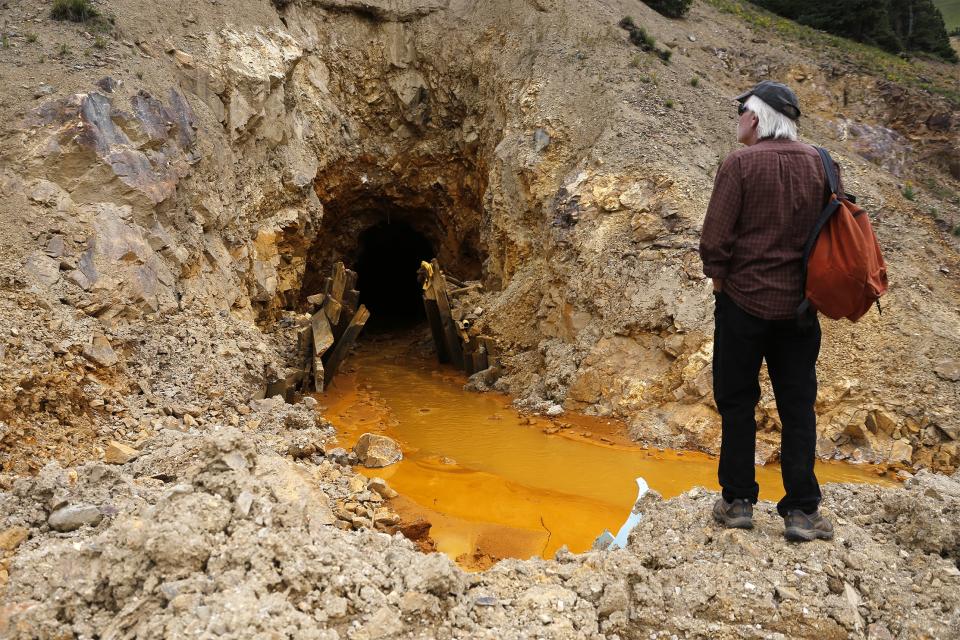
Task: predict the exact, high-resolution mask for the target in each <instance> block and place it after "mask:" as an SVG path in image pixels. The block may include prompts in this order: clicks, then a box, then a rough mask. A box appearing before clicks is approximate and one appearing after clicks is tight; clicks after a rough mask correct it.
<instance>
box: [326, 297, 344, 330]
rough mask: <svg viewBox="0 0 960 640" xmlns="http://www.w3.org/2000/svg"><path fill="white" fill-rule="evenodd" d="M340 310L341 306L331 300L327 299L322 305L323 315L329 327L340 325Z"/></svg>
mask: <svg viewBox="0 0 960 640" xmlns="http://www.w3.org/2000/svg"><path fill="white" fill-rule="evenodd" d="M342 309H343V307H342V305H341V304H340V303H339V302H337V301H336V300H334V299H333V298H329V297H328V298H327V300H326V302H324V303H323V313H324V314H325V315H326V316H327V320H329V321H330V326H331V327H335V326H337V325H338V324H340V313H341V310H342Z"/></svg>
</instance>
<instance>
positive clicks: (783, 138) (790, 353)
mask: <svg viewBox="0 0 960 640" xmlns="http://www.w3.org/2000/svg"><path fill="white" fill-rule="evenodd" d="M736 100H737V102H739V109H738V114H739V123H738V126H737V141H738V142H741V143H743V144H744V145H746V146H745V147H743V148H741V149H738V150H736V151H734V152H733V153H731V154H730V155H728V156H727V157H726V159H724V161H723V164H722V165H721V166H720V169H719V170H718V172H717V176H716V181H715V183H714V189H713V195H712V196H711V198H710V206H709V208H708V209H707V215H706V219H705V220H704V223H703V234H702V237H701V240H700V257H701V259H702V260H703V272H704V273H705V274H706V275H707V276H709V277H710V278H712V279H713V289H714V296H715V310H714V320H715V332H714V347H713V395H714V399H715V400H716V403H717V408H718V410H719V411H720V416H721V418H722V425H723V426H722V429H723V435H722V441H721V445H720V465H719V473H718V475H719V480H720V486H721V487H722V489H723V497H722V498H720V499H719V500H717V502H716V504H715V505H714V509H713V516H714V518H715V519H716V520H717V521H718V522H719V523H721V524H723V525H724V526H726V527H736V528H743V529H749V528H752V526H753V505H754V504H755V503H756V501H757V494H758V492H759V489H760V487H759V485H757V482H756V479H755V474H754V450H755V447H756V430H757V425H756V421H755V419H754V410H755V408H756V405H757V402H758V401H759V399H760V384H759V374H760V365H761V363H762V362H763V360H764V359H766V361H767V370H768V371H769V373H770V381H771V383H772V385H773V391H774V395H775V396H776V400H777V412H778V413H779V414H780V421H781V423H782V425H783V431H782V438H781V445H780V460H781V466H782V469H783V484H784V487H785V489H786V495H785V496H784V498H783V499H782V500H781V501H780V502H779V503H778V504H777V511H778V512H779V513H780V515H781V516H782V517H783V518H784V524H785V536H786V538H787V539H788V540H794V541H806V540H814V539H816V538H822V539H825V540H829V539H831V538H832V537H833V526H832V525H831V524H830V522H829V521H828V520H827V519H826V518H824V517H823V516H822V515H821V514H820V512H819V509H818V507H819V504H820V499H821V494H820V485H819V484H818V483H817V478H816V476H815V475H814V471H813V463H814V457H815V453H816V443H817V434H816V414H815V412H814V403H815V401H816V398H817V373H816V363H817V356H818V355H819V353H820V325H819V322H818V321H817V318H816V314H815V312H811V313H809V314H806V315H805V316H804V317H798V316H797V308H798V307H799V305H800V303H801V302H802V300H803V297H804V282H803V269H802V265H801V261H802V256H803V247H804V243H805V242H806V240H807V237H808V235H809V234H810V231H811V230H812V228H813V226H814V224H815V223H816V220H817V217H818V215H819V213H820V211H821V210H822V209H823V206H824V204H825V203H826V198H827V195H828V193H827V192H828V188H827V186H826V185H827V182H826V176H825V175H824V170H823V166H822V163H821V160H820V156H819V155H818V154H817V151H816V149H815V148H814V147H812V146H810V145H806V144H802V143H800V142H797V122H796V121H797V119H798V118H799V117H800V106H799V102H798V100H797V96H796V95H795V94H794V92H793V91H792V90H790V88H789V87H787V86H785V85H783V84H780V83H778V82H771V81H763V82H761V83H759V84H758V85H757V86H755V87H754V88H753V89H751V90H750V91H747V92H746V93H744V94H743V95H740V96H738V97H737V98H736ZM839 192H840V193H843V191H842V189H841V190H840V191H839Z"/></svg>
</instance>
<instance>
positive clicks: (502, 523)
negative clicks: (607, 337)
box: [317, 337, 893, 569]
mask: <svg viewBox="0 0 960 640" xmlns="http://www.w3.org/2000/svg"><path fill="white" fill-rule="evenodd" d="M410 345H411V339H410V338H409V337H408V338H407V339H405V340H400V339H396V338H394V339H382V338H376V337H367V338H365V339H364V344H363V345H362V346H361V348H360V349H359V350H358V351H357V353H356V354H354V355H353V356H352V357H351V358H350V360H349V361H348V362H347V364H346V367H345V370H344V371H343V372H342V373H341V375H340V376H339V377H338V378H337V379H336V380H335V381H334V383H333V384H332V385H331V388H330V389H328V390H327V392H326V393H324V394H322V395H318V396H317V397H318V399H319V400H320V403H321V404H322V405H324V406H325V412H324V413H325V415H327V417H329V418H330V419H331V420H332V421H333V423H334V425H335V426H336V428H337V431H338V433H339V435H340V443H341V445H342V446H347V447H349V446H352V445H353V444H354V443H355V442H356V440H357V438H358V437H359V436H360V435H361V434H362V433H364V432H372V433H381V434H384V435H387V436H390V437H391V438H393V439H394V440H396V441H398V442H399V443H400V445H401V447H402V448H403V451H404V459H403V460H402V461H401V462H400V463H398V464H395V465H392V466H390V467H387V468H383V469H363V468H359V469H358V470H359V471H360V472H361V473H363V474H364V475H367V476H370V477H372V476H380V477H382V478H385V479H386V480H387V481H388V482H389V483H390V485H391V486H392V487H393V488H394V489H396V490H397V491H399V492H400V494H401V497H399V498H395V499H394V500H393V501H392V503H391V506H392V507H393V508H394V509H395V510H396V511H397V512H398V513H399V514H400V515H401V516H402V517H403V518H404V519H405V520H415V519H416V518H418V517H423V518H425V519H427V520H428V521H429V522H430V523H431V524H432V525H433V526H432V529H431V531H430V536H431V537H432V538H433V540H434V541H435V542H436V545H437V549H438V550H439V551H442V552H444V553H446V554H448V555H449V556H450V557H452V558H455V559H457V560H458V562H459V563H460V564H461V565H462V566H464V567H466V568H474V569H483V568H486V567H487V566H489V564H491V563H492V562H494V561H495V560H497V559H500V558H504V557H518V558H528V557H530V556H534V555H542V556H544V557H550V556H552V555H553V553H554V552H555V551H556V550H557V549H558V548H559V547H560V546H562V545H567V547H569V549H570V550H571V551H573V552H576V553H579V552H582V551H585V550H587V549H589V548H590V546H591V544H592V543H593V540H594V539H595V538H596V537H597V535H599V534H600V532H602V531H603V530H604V529H609V530H611V531H612V532H613V533H614V534H616V532H617V530H618V528H619V527H620V525H621V524H622V523H623V521H624V519H625V518H626V516H627V514H628V512H629V510H630V507H631V506H632V504H633V502H634V499H635V498H636V495H637V485H636V483H635V481H634V479H635V478H636V477H637V476H642V477H643V478H645V479H646V481H647V482H648V483H649V485H650V487H651V488H652V489H654V490H655V491H658V492H659V493H660V494H662V495H663V496H664V497H672V496H676V495H678V494H680V493H682V492H684V491H687V490H689V489H690V488H691V487H694V486H697V485H700V486H704V487H708V488H711V489H717V488H718V486H717V482H716V460H715V459H714V458H712V457H710V456H707V455H705V454H701V453H696V452H683V451H660V450H656V449H645V448H642V447H639V446H638V445H636V444H633V443H631V442H630V440H629V439H628V438H627V436H626V431H625V429H624V428H623V426H622V425H620V424H618V423H616V422H614V421H610V420H604V419H600V418H592V417H589V416H568V415H565V416H562V417H561V418H559V419H557V420H550V419H547V418H543V417H532V418H531V417H526V416H523V415H521V414H520V413H518V412H517V411H516V410H515V409H514V408H513V407H512V405H511V403H510V398H509V397H507V396H504V395H499V394H492V393H487V394H478V393H470V392H466V391H464V390H463V389H462V386H463V384H464V382H465V381H466V378H465V377H464V376H463V375H462V374H460V373H458V372H457V371H456V370H454V369H452V368H446V367H442V366H441V365H438V364H437V363H436V362H435V361H434V360H433V359H432V358H430V357H428V356H427V355H416V353H414V351H413V350H412V349H411V348H410ZM817 476H818V478H819V479H820V481H821V482H871V483H891V484H893V481H892V480H889V479H887V478H883V477H880V476H879V475H878V472H877V471H876V470H874V469H870V468H865V467H862V466H861V467H855V466H851V465H844V464H837V463H818V464H817ZM757 479H758V482H759V483H760V487H761V492H760V495H761V498H764V499H768V500H778V499H779V498H780V497H781V495H782V493H783V485H782V484H781V481H780V469H779V467H777V466H774V465H769V466H767V467H759V468H758V469H757Z"/></svg>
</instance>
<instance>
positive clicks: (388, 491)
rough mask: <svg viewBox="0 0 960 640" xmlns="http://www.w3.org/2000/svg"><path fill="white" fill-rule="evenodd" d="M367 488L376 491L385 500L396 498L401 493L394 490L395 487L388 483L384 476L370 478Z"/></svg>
mask: <svg viewBox="0 0 960 640" xmlns="http://www.w3.org/2000/svg"><path fill="white" fill-rule="evenodd" d="M367 489H369V490H370V491H374V492H376V493H377V494H379V495H380V497H381V498H383V499H385V500H389V499H390V498H396V497H397V496H398V495H400V494H398V493H397V492H396V491H394V489H393V488H392V487H391V486H390V485H388V484H387V481H386V480H384V479H383V478H370V480H369V482H367Z"/></svg>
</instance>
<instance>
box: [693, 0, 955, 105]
mask: <svg viewBox="0 0 960 640" xmlns="http://www.w3.org/2000/svg"><path fill="white" fill-rule="evenodd" d="M704 1H705V2H706V3H707V4H709V5H710V6H712V7H714V8H715V9H717V10H718V11H722V12H723V13H728V14H731V15H734V16H736V17H737V18H739V19H741V20H743V21H744V22H746V23H747V24H748V25H750V26H751V27H752V28H754V29H755V30H757V31H761V32H764V33H763V34H762V35H765V36H768V35H769V34H770V32H774V33H776V34H777V35H778V36H780V37H782V38H786V39H789V40H792V41H794V42H799V43H801V44H803V45H804V46H806V47H809V48H810V49H815V50H818V51H821V52H824V53H827V54H830V55H831V57H834V58H836V57H838V56H842V58H841V59H844V58H845V59H846V61H847V62H850V63H852V64H855V65H857V66H859V67H861V68H862V69H864V70H865V71H866V72H868V73H870V74H872V75H877V76H880V77H882V78H885V79H886V80H888V81H890V82H896V83H897V84H901V85H906V86H910V87H915V88H920V89H927V90H928V91H931V92H933V93H936V94H938V95H941V96H943V97H944V98H946V99H947V100H950V101H951V102H952V103H953V104H954V105H958V106H960V91H958V90H957V88H956V87H955V86H953V85H952V84H951V83H949V81H944V82H943V83H940V84H937V83H930V82H929V80H926V79H923V78H921V76H925V73H926V72H925V71H924V70H922V68H919V67H918V66H917V65H915V64H913V63H912V62H910V61H909V60H905V59H904V58H901V57H900V56H898V55H894V54H892V53H887V52H886V51H883V50H882V49H878V48H876V47H871V46H870V45H866V44H862V43H860V42H856V41H854V40H849V39H847V38H842V37H840V36H835V35H832V34H829V33H824V32H822V31H818V30H816V29H812V28H810V27H807V26H804V25H802V24H798V23H796V22H794V21H793V20H788V19H787V18H782V17H780V16H778V15H776V14H775V13H772V12H770V11H767V10H766V9H761V8H760V7H757V6H755V5H753V4H750V3H749V2H744V1H743V0H704ZM827 49H832V50H833V52H832V53H831V52H829V51H827Z"/></svg>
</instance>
